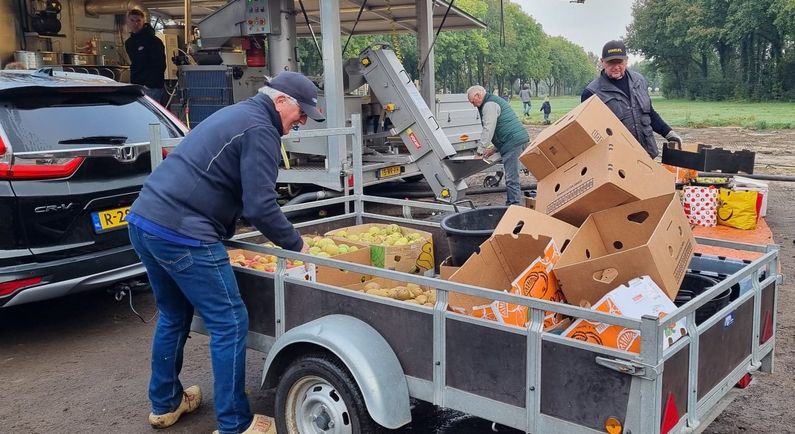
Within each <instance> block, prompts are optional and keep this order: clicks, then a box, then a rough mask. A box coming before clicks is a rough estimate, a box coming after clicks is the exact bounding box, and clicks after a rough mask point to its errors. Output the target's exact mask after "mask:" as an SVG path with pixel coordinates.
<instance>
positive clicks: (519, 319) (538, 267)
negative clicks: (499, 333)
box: [472, 240, 566, 330]
mask: <svg viewBox="0 0 795 434" xmlns="http://www.w3.org/2000/svg"><path fill="white" fill-rule="evenodd" d="M559 258H560V253H559V252H558V249H557V247H556V246H555V241H554V240H550V241H549V243H548V244H547V246H546V247H545V248H544V254H543V255H542V256H540V257H539V258H537V259H536V260H534V261H533V262H532V263H531V264H530V266H528V267H527V268H526V269H525V270H524V271H523V272H522V273H521V274H520V275H519V277H517V278H516V279H515V280H514V281H513V283H512V285H511V290H510V292H511V293H512V294H516V295H523V296H525V297H532V298H538V299H541V300H548V301H555V302H560V303H565V302H566V298H565V297H564V296H563V293H562V292H561V291H560V288H559V287H558V280H557V279H556V278H555V273H554V272H553V271H552V269H553V268H554V266H555V264H556V263H557V261H558V259H559ZM529 310H530V309H529V308H528V307H527V306H522V305H516V304H511V303H505V302H502V301H493V302H491V303H489V304H486V305H481V306H475V307H473V308H472V315H473V316H476V317H479V318H485V319H490V320H493V321H499V322H501V323H504V324H513V325H517V326H520V327H526V326H527V322H528V321H529V320H530V315H529ZM563 320H564V316H563V315H561V314H557V313H554V312H550V311H548V312H546V313H545V315H544V329H545V330H546V329H550V328H553V327H555V326H557V325H558V324H559V323H561V322H562V321H563Z"/></svg>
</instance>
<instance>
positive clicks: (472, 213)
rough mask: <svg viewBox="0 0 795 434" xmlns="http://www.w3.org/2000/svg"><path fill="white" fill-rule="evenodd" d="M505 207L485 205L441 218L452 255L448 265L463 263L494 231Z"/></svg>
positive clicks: (457, 265) (458, 265) (456, 265)
mask: <svg viewBox="0 0 795 434" xmlns="http://www.w3.org/2000/svg"><path fill="white" fill-rule="evenodd" d="M507 209H508V207H507V206H486V207H483V208H477V209H473V210H468V211H464V212H460V213H455V214H450V215H448V216H446V217H445V218H443V219H442V222H441V225H442V229H444V231H445V232H446V233H447V245H448V246H449V247H450V255H451V256H452V258H451V259H450V261H451V264H450V265H452V266H455V267H460V266H461V265H464V262H466V261H467V259H469V257H470V256H472V254H473V253H475V251H476V250H477V248H478V247H479V246H480V245H481V244H483V242H484V241H486V240H487V239H488V238H489V237H490V236H491V234H492V233H494V228H496V227H497V223H499V222H500V219H502V216H503V214H505V211H506V210H507Z"/></svg>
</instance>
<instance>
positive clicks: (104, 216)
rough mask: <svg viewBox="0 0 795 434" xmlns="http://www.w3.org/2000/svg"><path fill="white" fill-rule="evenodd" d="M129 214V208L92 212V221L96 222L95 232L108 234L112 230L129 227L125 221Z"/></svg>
mask: <svg viewBox="0 0 795 434" xmlns="http://www.w3.org/2000/svg"><path fill="white" fill-rule="evenodd" d="M129 212H130V207H129V206H125V207H122V208H114V209H109V210H106V211H97V212H92V213H91V219H92V220H93V221H94V232H96V233H100V232H107V231H109V230H112V229H118V228H121V227H124V226H127V221H125V220H124V218H125V217H127V214H128V213H129Z"/></svg>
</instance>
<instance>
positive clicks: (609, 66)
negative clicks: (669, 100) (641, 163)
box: [581, 41, 682, 158]
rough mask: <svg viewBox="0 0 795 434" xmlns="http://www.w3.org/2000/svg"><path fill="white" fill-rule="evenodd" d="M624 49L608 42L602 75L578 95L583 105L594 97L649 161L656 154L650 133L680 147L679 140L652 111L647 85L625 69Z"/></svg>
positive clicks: (638, 74)
mask: <svg viewBox="0 0 795 434" xmlns="http://www.w3.org/2000/svg"><path fill="white" fill-rule="evenodd" d="M627 59H628V56H627V47H626V46H625V45H624V42H623V41H609V42H608V43H606V44H605V45H604V47H603V48H602V67H603V69H602V72H601V73H600V74H599V77H597V78H596V79H595V80H593V81H592V82H591V83H590V84H588V86H587V87H586V88H585V90H584V91H583V92H582V96H581V99H582V101H585V100H586V99H588V98H590V97H591V95H597V96H598V97H599V99H601V100H602V101H604V103H605V104H607V106H608V107H610V110H611V111H612V112H613V113H615V115H616V116H617V117H618V118H619V119H620V120H621V122H622V123H623V124H624V125H625V126H626V127H627V128H628V129H629V131H630V132H631V133H632V135H633V136H635V138H636V139H637V140H638V142H640V144H641V145H642V146H643V148H644V149H645V150H646V152H647V153H648V154H649V156H650V157H651V158H655V157H656V156H657V155H658V153H659V150H658V149H657V142H656V141H655V140H654V133H655V132H656V133H657V134H659V135H661V136H663V137H665V138H666V139H668V140H669V141H672V142H677V143H679V144H680V145H681V144H682V138H681V137H679V134H676V132H675V131H674V130H672V129H671V127H670V126H668V124H667V123H665V121H664V120H663V118H662V117H660V115H659V114H658V113H657V111H656V110H654V107H652V105H651V97H650V96H649V90H648V86H649V84H648V82H647V81H646V79H645V78H644V77H643V76H642V75H640V73H637V72H635V71H630V70H629V69H627Z"/></svg>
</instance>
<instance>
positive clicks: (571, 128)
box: [519, 95, 648, 180]
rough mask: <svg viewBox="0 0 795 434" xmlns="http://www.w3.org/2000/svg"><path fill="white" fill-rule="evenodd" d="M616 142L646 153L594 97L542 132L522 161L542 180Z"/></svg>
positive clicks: (613, 115)
mask: <svg viewBox="0 0 795 434" xmlns="http://www.w3.org/2000/svg"><path fill="white" fill-rule="evenodd" d="M616 140H619V141H623V142H626V143H629V144H631V145H632V146H631V147H632V148H634V149H635V150H636V151H637V152H643V153H645V152H646V151H644V150H643V147H642V146H641V145H640V143H638V141H637V140H635V137H633V136H632V133H630V132H629V130H627V127H625V126H624V124H622V123H621V121H620V120H619V119H618V118H617V117H616V115H615V114H613V112H612V111H611V110H610V108H608V107H607V106H606V105H605V103H603V102H602V100H600V99H599V98H598V97H597V96H595V95H594V96H591V97H590V98H588V99H587V100H586V101H584V102H583V103H581V104H580V105H578V106H577V107H575V108H574V109H573V110H571V111H570V112H568V113H567V114H566V115H565V116H563V117H562V118H560V119H558V120H557V122H555V123H554V124H552V125H551V126H549V127H547V128H546V129H544V130H543V131H541V133H539V135H538V136H537V137H536V138H535V140H533V141H532V142H530V145H529V146H528V147H527V149H526V150H525V151H524V152H523V153H522V155H521V156H519V160H520V161H521V162H522V164H524V166H525V167H526V168H527V170H529V171H530V173H532V174H533V176H534V177H535V178H536V179H538V180H541V179H543V178H545V177H546V176H548V175H550V174H551V173H552V172H553V171H554V170H555V169H557V168H560V167H562V166H563V165H564V164H566V163H567V162H569V161H571V160H572V159H573V158H574V157H576V156H578V155H580V154H582V153H584V152H585V151H587V150H588V149H590V148H591V147H593V146H596V145H599V144H606V143H609V142H613V141H616ZM647 157H648V156H647Z"/></svg>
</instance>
